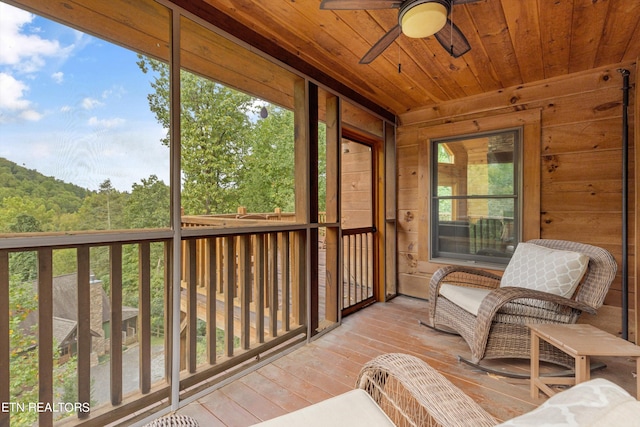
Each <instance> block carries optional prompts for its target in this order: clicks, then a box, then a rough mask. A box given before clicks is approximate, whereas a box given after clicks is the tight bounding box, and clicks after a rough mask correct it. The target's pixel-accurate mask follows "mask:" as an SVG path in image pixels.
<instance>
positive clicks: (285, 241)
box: [280, 231, 291, 331]
mask: <svg viewBox="0 0 640 427" xmlns="http://www.w3.org/2000/svg"><path fill="white" fill-rule="evenodd" d="M290 250H291V248H290V246H289V232H288V231H285V232H284V233H281V237H280V271H281V275H282V322H283V325H282V328H283V330H285V331H289V330H290V329H291V325H290V318H289V317H290V315H291V311H290V308H289V307H290V305H289V304H290V298H291V273H290V268H291V262H290V258H289V253H290V252H289V251H290Z"/></svg>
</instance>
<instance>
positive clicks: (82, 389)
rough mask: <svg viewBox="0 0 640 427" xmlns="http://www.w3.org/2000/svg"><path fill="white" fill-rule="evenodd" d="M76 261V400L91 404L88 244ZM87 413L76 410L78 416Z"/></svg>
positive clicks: (81, 249) (86, 415)
mask: <svg viewBox="0 0 640 427" xmlns="http://www.w3.org/2000/svg"><path fill="white" fill-rule="evenodd" d="M76 258H77V263H78V323H77V325H78V332H77V333H78V335H77V337H78V368H77V372H78V373H77V375H78V379H77V381H78V402H79V403H81V404H83V405H90V404H91V266H90V261H91V260H90V251H89V247H88V246H80V247H78V250H77V256H76ZM88 416H89V413H88V412H86V411H78V418H87V417H88Z"/></svg>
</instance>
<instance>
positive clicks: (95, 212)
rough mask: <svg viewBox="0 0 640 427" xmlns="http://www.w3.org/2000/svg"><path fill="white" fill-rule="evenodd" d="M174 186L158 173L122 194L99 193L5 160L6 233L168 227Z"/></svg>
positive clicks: (1, 189) (0, 218)
mask: <svg viewBox="0 0 640 427" xmlns="http://www.w3.org/2000/svg"><path fill="white" fill-rule="evenodd" d="M168 224H169V187H168V186H167V185H166V184H164V183H163V182H162V181H159V180H158V178H157V177H155V176H151V177H149V178H148V179H143V180H142V181H141V183H136V184H133V185H132V189H131V192H130V193H128V192H120V191H117V190H116V189H114V188H113V187H112V186H111V182H110V181H109V180H106V181H105V182H103V183H102V184H101V186H100V190H98V191H90V190H87V189H84V188H81V187H79V186H77V185H74V184H70V183H66V182H63V181H61V180H59V179H56V178H53V177H47V176H44V175H43V174H41V173H40V172H38V171H35V170H31V169H27V168H24V167H22V166H19V165H17V164H16V163H14V162H11V161H9V160H7V159H4V158H0V233H25V232H40V231H72V230H111V229H126V228H144V227H166V226H168Z"/></svg>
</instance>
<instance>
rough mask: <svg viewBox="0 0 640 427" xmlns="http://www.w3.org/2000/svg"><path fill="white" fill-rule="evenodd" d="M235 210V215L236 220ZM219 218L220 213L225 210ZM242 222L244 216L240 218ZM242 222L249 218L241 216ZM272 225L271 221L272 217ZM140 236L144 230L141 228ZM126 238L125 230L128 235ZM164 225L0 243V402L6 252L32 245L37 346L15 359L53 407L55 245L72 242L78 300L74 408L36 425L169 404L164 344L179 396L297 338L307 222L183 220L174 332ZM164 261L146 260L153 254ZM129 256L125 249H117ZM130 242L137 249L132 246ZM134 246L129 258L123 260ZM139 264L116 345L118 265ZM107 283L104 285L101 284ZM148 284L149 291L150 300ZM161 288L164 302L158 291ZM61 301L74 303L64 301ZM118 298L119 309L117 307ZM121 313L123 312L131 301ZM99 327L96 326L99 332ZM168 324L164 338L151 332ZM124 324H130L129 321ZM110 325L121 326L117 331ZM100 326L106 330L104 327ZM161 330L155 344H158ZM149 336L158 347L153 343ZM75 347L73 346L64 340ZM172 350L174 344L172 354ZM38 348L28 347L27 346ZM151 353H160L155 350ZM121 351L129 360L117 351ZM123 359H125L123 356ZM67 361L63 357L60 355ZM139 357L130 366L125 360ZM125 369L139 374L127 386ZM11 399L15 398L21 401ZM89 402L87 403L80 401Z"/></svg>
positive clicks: (1, 393) (5, 419)
mask: <svg viewBox="0 0 640 427" xmlns="http://www.w3.org/2000/svg"><path fill="white" fill-rule="evenodd" d="M233 219H234V220H235V219H236V218H233ZM223 220H226V219H223ZM238 220H241V221H251V220H248V219H238ZM245 224H246V223H245ZM272 224H273V223H272ZM147 235H148V236H149V237H146V236H147ZM128 236H132V237H128ZM172 236H173V233H172V232H171V231H169V230H167V231H150V232H145V231H138V232H131V233H128V232H122V233H114V234H110V233H105V234H87V235H78V236H73V237H71V238H68V237H66V236H60V235H57V236H44V237H41V238H36V239H37V240H36V241H35V242H34V243H32V244H28V245H26V246H29V247H11V243H10V242H9V241H8V240H7V241H5V242H4V244H3V245H2V246H0V401H1V402H15V400H16V396H12V395H11V392H10V384H11V363H12V357H13V355H11V353H10V350H9V349H10V347H11V346H10V341H11V335H10V334H11V333H13V332H12V331H11V327H12V321H11V316H12V315H13V314H15V313H10V298H9V295H10V291H9V289H10V286H13V284H12V281H11V275H10V271H9V265H10V262H9V260H10V256H11V255H10V254H14V253H21V252H35V254H36V256H37V260H38V275H37V276H38V277H37V281H36V287H37V293H38V303H37V322H36V324H37V329H34V330H37V335H36V336H35V337H34V342H37V346H36V348H35V349H32V350H30V351H31V353H29V352H24V354H22V357H37V360H38V368H37V373H38V379H37V381H38V382H37V385H36V387H37V389H38V390H39V391H38V393H39V394H38V397H37V402H26V403H32V404H36V405H46V404H49V405H54V406H55V405H59V404H60V403H61V402H60V401H59V400H58V399H59V398H58V397H57V396H56V394H57V393H58V392H59V391H60V390H59V387H58V383H57V381H58V380H57V379H56V375H57V374H56V372H57V369H58V367H57V366H56V363H55V360H56V359H57V358H56V357H55V353H56V352H57V351H58V350H57V348H55V344H54V320H55V319H54V292H55V286H54V282H55V281H56V278H55V277H54V274H53V271H54V266H53V264H54V261H53V260H54V253H55V251H58V250H63V249H64V250H67V251H68V250H73V251H74V252H75V256H76V258H77V272H76V273H74V274H75V280H76V281H77V286H76V288H75V291H74V292H75V297H76V298H77V319H76V320H77V341H76V346H75V348H77V353H76V354H75V356H76V359H75V360H77V362H75V363H77V367H76V371H77V380H76V381H77V390H78V391H77V401H75V402H64V403H66V404H68V403H72V404H75V405H77V406H78V407H79V408H80V409H81V410H80V411H78V412H77V413H76V414H72V415H73V416H70V417H68V418H65V419H62V420H58V419H57V418H58V416H59V414H58V413H56V412H53V411H41V412H38V415H37V417H38V423H39V425H41V426H50V425H53V424H54V422H55V423H56V424H61V425H96V426H97V425H105V424H107V423H111V422H114V421H118V422H121V421H122V420H128V421H127V422H133V421H134V420H140V419H143V418H145V417H146V416H149V415H150V414H151V413H152V412H156V411H158V410H161V409H163V408H168V406H169V405H171V404H172V403H171V402H170V399H171V396H172V390H175V387H174V388H173V389H172V386H171V378H172V375H171V366H172V354H176V353H177V354H179V355H180V370H181V372H180V383H179V397H180V399H184V398H187V397H189V396H192V395H193V394H195V393H198V392H199V391H201V390H204V389H206V388H208V387H211V386H212V385H213V384H215V382H217V381H221V380H223V379H225V378H228V377H229V376H230V375H233V374H234V373H237V372H239V371H240V370H242V369H245V368H246V367H248V366H250V365H252V364H255V363H258V361H259V360H260V359H262V358H264V357H265V356H268V355H270V354H274V353H276V352H279V351H283V350H286V349H287V348H288V346H291V345H296V344H297V343H299V342H301V341H303V340H304V339H306V332H307V327H306V324H307V318H306V316H307V314H306V292H307V290H306V287H307V281H306V270H305V269H306V261H305V260H306V252H305V251H306V246H307V244H306V236H307V231H306V228H305V227H304V226H300V225H297V226H296V225H294V224H289V223H285V222H281V223H279V224H277V225H275V224H273V225H271V228H270V229H269V230H266V231H265V230H263V229H262V228H261V231H257V232H252V231H251V229H250V228H249V229H247V228H244V229H243V230H242V231H235V232H234V231H229V230H228V229H224V230H222V231H221V230H220V229H219V228H216V227H198V228H197V229H189V230H187V229H184V232H183V236H182V242H181V244H182V257H181V274H180V277H182V280H181V283H180V284H179V286H180V291H181V292H180V293H179V294H180V311H181V315H180V318H181V322H180V329H179V330H180V336H179V337H175V339H174V337H173V336H172V330H173V328H172V319H173V315H172V307H173V302H172V301H173V295H174V291H173V289H174V287H173V286H172V277H173V273H172V267H171V266H172V265H173V263H174V261H173V254H172V252H173V251H172V248H173V240H172V238H173V237H172ZM158 245H159V246H160V249H161V250H160V254H161V257H162V260H161V261H160V262H159V261H158V260H157V259H152V256H151V253H152V248H154V249H155V251H153V252H154V253H158V249H159V248H158ZM125 248H126V250H125V251H124V252H126V255H124V256H123V249H125ZM132 249H136V251H132ZM132 252H133V253H137V256H134V257H133V258H132V255H131V254H132ZM95 254H99V256H100V257H102V259H104V257H105V256H107V257H108V261H107V262H108V270H109V271H108V282H109V283H108V292H107V296H108V301H109V310H108V313H109V316H108V317H109V321H108V328H107V329H108V330H109V331H113V332H112V333H109V334H105V333H103V331H102V329H101V328H96V327H94V326H92V316H94V317H95V314H94V313H93V311H92V310H95V304H96V303H97V302H96V301H98V300H99V298H98V299H96V298H95V295H92V292H98V291H101V289H100V287H101V286H98V288H97V289H96V288H95V286H94V285H95V283H93V282H95V280H93V278H92V267H93V265H94V263H95V261H96V259H95V257H96V256H98V255H95ZM132 269H133V271H137V284H136V283H134V284H133V286H134V287H136V288H137V289H136V292H137V307H135V308H136V309H137V310H138V321H137V325H136V326H137V327H136V328H135V329H136V334H137V344H134V346H133V347H134V349H135V346H137V347H138V349H137V351H135V350H134V351H135V354H133V356H132V355H131V353H130V352H131V351H132V350H131V349H127V350H126V351H125V347H124V344H125V343H124V342H123V334H121V333H119V331H121V330H122V329H123V323H124V322H125V320H126V319H125V318H124V317H123V312H127V310H129V309H127V308H126V307H125V305H124V304H123V291H124V290H126V291H127V292H130V290H131V286H132V284H131V283H125V280H123V278H124V277H125V276H127V277H129V278H130V277H131V274H128V275H127V274H125V273H124V272H126V271H132ZM158 269H160V270H161V271H160V274H161V275H162V277H163V284H162V285H161V286H162V289H160V290H159V289H158V288H157V286H158V285H157V283H155V284H154V283H152V272H155V273H156V274H157V271H158ZM105 288H106V285H105ZM152 294H153V295H156V296H155V297H153V298H152ZM158 295H162V296H161V297H160V298H162V301H158ZM67 303H69V304H70V303H71V301H68V302H67ZM158 306H161V307H162V311H163V316H164V322H163V325H162V327H159V326H158V325H156V326H154V327H152V325H151V319H152V310H157V309H158ZM123 308H124V309H125V310H124V311H123ZM129 312H130V310H129ZM96 329H100V330H96ZM159 329H161V330H164V331H166V334H165V335H164V338H163V339H159V338H157V337H156V335H157V331H158V330H159ZM129 330H131V327H130V326H129ZM116 331H118V333H116ZM107 335H108V336H107ZM158 340H159V341H160V342H161V344H160V347H161V349H160V351H159V354H160V356H158V354H156V353H157V352H158V349H157V348H155V347H157V346H158ZM97 342H98V343H100V342H102V345H103V347H102V348H104V345H105V344H104V343H106V349H107V351H105V352H104V356H100V357H99V358H100V359H104V358H107V359H108V362H106V363H107V364H108V367H107V368H108V369H106V370H105V371H106V372H108V375H107V376H106V377H105V380H104V382H101V383H99V384H97V383H93V382H92V373H95V371H94V370H95V369H96V367H95V363H96V361H97V359H98V358H97V357H96V354H95V353H96V347H95V346H96V343H97ZM154 346H155V347H154ZM72 347H73V346H72ZM178 349H179V352H178ZM33 350H35V351H33ZM158 357H159V359H158ZM125 358H126V359H125ZM129 358H131V360H129ZM158 362H159V363H161V364H163V366H164V369H163V374H162V375H161V377H160V378H159V377H158V376H157V375H156V376H153V372H152V365H154V363H155V364H156V365H157V363H158ZM67 363H69V362H67ZM132 365H133V366H137V368H134V369H133V371H132V370H131V366H132ZM133 375H137V376H138V384H137V386H136V387H134V389H132V390H131V389H129V388H128V387H129V386H128V384H129V383H130V382H131V377H132V376H133ZM96 388H100V389H101V390H102V389H104V388H108V399H107V401H106V402H99V404H98V405H96V404H95V399H94V397H93V393H94V392H95V389H96ZM18 409H19V408H18ZM88 409H90V411H88ZM11 417H12V416H11V412H10V411H2V412H0V425H2V426H5V425H9V424H10V423H11V425H14V424H15V425H18V424H17V421H12V420H11Z"/></svg>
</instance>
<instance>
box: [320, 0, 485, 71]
mask: <svg viewBox="0 0 640 427" xmlns="http://www.w3.org/2000/svg"><path fill="white" fill-rule="evenodd" d="M476 1H480V0H404V1H403V0H322V2H321V3H320V9H327V10H361V9H365V10H366V9H368V10H373V9H399V10H398V24H397V25H396V26H395V27H393V28H392V29H390V30H389V31H388V32H387V34H385V35H384V36H382V38H381V39H380V40H378V41H377V42H376V44H374V45H373V46H372V47H371V49H369V51H368V52H367V53H366V54H365V55H364V56H363V57H362V59H361V60H360V63H361V64H369V63H371V61H373V60H374V59H376V58H377V57H378V55H380V54H381V53H382V52H383V51H384V50H385V49H386V48H387V47H389V46H390V45H391V43H393V42H394V40H395V39H397V38H398V37H399V36H400V34H404V35H406V36H407V37H411V38H424V37H429V36H432V35H435V38H436V39H437V40H438V42H440V45H442V47H443V48H444V49H445V50H446V51H447V52H449V54H450V55H451V56H453V57H454V58H458V57H459V56H462V55H464V54H465V53H467V52H468V51H469V50H471V46H470V45H469V42H468V41H467V38H466V37H465V36H464V34H462V31H460V29H459V28H458V27H457V26H456V25H455V24H454V23H453V22H452V21H451V20H450V19H449V16H450V14H451V9H452V7H453V6H454V5H457V4H464V3H473V2H476Z"/></svg>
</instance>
